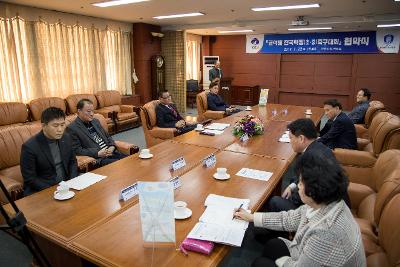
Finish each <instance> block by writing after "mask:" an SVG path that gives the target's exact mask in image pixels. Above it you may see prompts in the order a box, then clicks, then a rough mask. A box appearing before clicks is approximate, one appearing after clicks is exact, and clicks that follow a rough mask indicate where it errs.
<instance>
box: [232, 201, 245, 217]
mask: <svg viewBox="0 0 400 267" xmlns="http://www.w3.org/2000/svg"><path fill="white" fill-rule="evenodd" d="M242 207H243V203H242V204H240V206H239V208H237V210H236V211H235V212H237V211H239V210H240V209H241V208H242ZM234 219H235V213H233V217H232V220H234Z"/></svg>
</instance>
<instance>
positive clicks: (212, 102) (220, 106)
mask: <svg viewBox="0 0 400 267" xmlns="http://www.w3.org/2000/svg"><path fill="white" fill-rule="evenodd" d="M218 92H219V84H218V82H212V83H211V84H210V92H209V93H208V94H207V109H209V110H213V111H225V113H226V114H227V115H230V114H232V113H236V112H239V111H240V109H236V108H235V107H233V106H231V107H230V106H229V105H227V104H225V102H224V101H223V100H222V98H221V96H220V95H218Z"/></svg>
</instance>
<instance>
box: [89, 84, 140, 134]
mask: <svg viewBox="0 0 400 267" xmlns="http://www.w3.org/2000/svg"><path fill="white" fill-rule="evenodd" d="M96 98H97V102H98V104H99V108H101V109H105V110H110V111H112V112H113V118H114V121H115V126H116V131H117V132H118V131H119V130H122V129H128V128H132V127H135V126H138V125H139V116H138V115H137V113H136V107H135V106H132V105H122V104H121V94H120V93H119V92H118V91H116V90H109V91H99V92H97V93H96Z"/></svg>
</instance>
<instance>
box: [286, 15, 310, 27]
mask: <svg viewBox="0 0 400 267" xmlns="http://www.w3.org/2000/svg"><path fill="white" fill-rule="evenodd" d="M290 25H291V26H307V25H308V20H304V17H303V16H299V17H297V19H296V20H293V21H292V23H290Z"/></svg>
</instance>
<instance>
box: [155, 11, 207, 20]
mask: <svg viewBox="0 0 400 267" xmlns="http://www.w3.org/2000/svg"><path fill="white" fill-rule="evenodd" d="M203 15H204V14H203V13H200V12H195V13H186V14H176V15H166V16H157V17H153V18H154V19H172V18H183V17H195V16H203Z"/></svg>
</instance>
